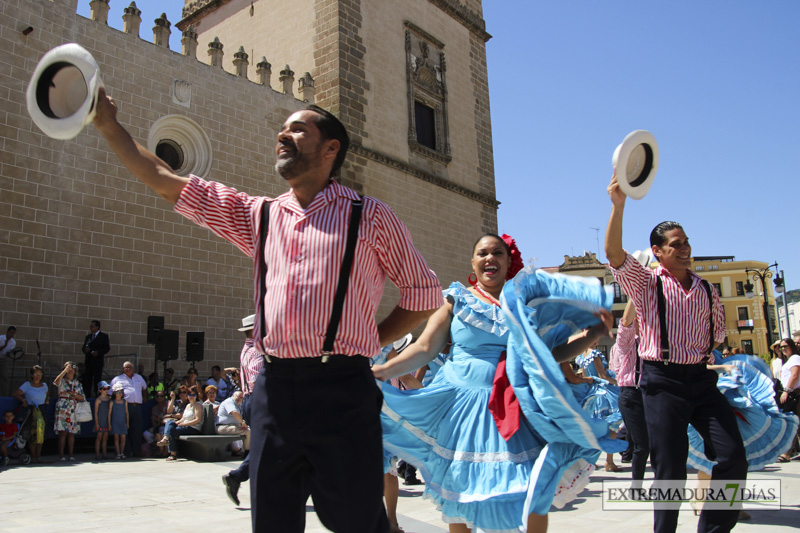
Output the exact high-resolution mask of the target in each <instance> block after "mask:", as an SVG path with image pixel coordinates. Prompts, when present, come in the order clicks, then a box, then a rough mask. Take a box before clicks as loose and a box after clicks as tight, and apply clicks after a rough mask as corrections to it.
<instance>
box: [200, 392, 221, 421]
mask: <svg viewBox="0 0 800 533" xmlns="http://www.w3.org/2000/svg"><path fill="white" fill-rule="evenodd" d="M217 396H218V393H217V388H216V387H215V386H214V385H207V386H206V401H204V402H203V405H211V406H213V407H214V416H215V417H216V416H217V411H218V410H219V402H218V401H217Z"/></svg>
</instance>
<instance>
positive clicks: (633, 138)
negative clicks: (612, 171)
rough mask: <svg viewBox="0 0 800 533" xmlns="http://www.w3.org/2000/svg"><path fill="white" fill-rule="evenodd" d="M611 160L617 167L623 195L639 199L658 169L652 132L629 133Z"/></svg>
mask: <svg viewBox="0 0 800 533" xmlns="http://www.w3.org/2000/svg"><path fill="white" fill-rule="evenodd" d="M611 162H612V163H613V165H614V167H615V168H616V169H617V183H619V188H620V189H622V192H623V193H625V196H627V197H629V198H633V199H634V200H641V199H642V198H644V197H645V195H646V194H647V191H649V190H650V186H651V185H652V184H653V180H654V179H655V177H656V171H657V170H658V143H657V142H656V138H655V137H654V136H653V134H652V133H650V132H649V131H645V130H636V131H633V132H631V133H629V134H628V135H627V136H626V137H625V139H623V141H622V143H620V145H619V146H617V149H616V150H614V155H613V156H612V158H611Z"/></svg>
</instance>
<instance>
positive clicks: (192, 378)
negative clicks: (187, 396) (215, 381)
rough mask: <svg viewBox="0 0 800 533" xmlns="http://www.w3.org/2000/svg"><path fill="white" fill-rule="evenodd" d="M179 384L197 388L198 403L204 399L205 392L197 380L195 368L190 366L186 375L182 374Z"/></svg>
mask: <svg viewBox="0 0 800 533" xmlns="http://www.w3.org/2000/svg"><path fill="white" fill-rule="evenodd" d="M181 385H185V386H186V388H192V387H196V388H197V399H198V400H199V401H200V403H203V401H205V392H204V391H203V386H202V385H201V384H200V383H199V382H198V381H197V369H196V368H194V367H193V368H190V369H189V370H187V371H186V376H184V378H183V380H182V381H181Z"/></svg>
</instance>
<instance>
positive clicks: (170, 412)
mask: <svg viewBox="0 0 800 533" xmlns="http://www.w3.org/2000/svg"><path fill="white" fill-rule="evenodd" d="M187 405H189V389H188V388H187V387H186V385H181V386H180V387H178V393H177V398H176V394H175V392H174V391H173V392H170V393H169V403H168V404H167V414H165V415H164V423H165V424H166V422H167V421H168V420H173V421H177V420H180V419H181V416H183V410H184V409H185V408H186V406H187Z"/></svg>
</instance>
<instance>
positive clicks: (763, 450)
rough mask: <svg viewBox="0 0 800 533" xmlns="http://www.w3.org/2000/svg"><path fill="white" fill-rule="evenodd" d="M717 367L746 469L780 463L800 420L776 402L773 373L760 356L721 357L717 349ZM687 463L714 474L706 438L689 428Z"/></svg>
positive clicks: (715, 368) (738, 355)
mask: <svg viewBox="0 0 800 533" xmlns="http://www.w3.org/2000/svg"><path fill="white" fill-rule="evenodd" d="M713 355H714V364H713V365H709V368H711V369H714V370H717V371H718V372H721V373H720V375H719V377H718V379H717V388H718V389H719V390H720V392H722V394H724V395H725V398H726V399H727V400H728V402H729V403H730V404H731V407H732V408H733V412H734V414H735V415H736V422H737V423H738V424H739V432H740V433H741V434H742V441H743V442H744V447H745V451H746V453H747V469H748V470H751V471H753V470H761V469H763V468H764V467H765V466H766V465H768V464H770V463H774V462H776V461H778V457H779V456H780V454H781V452H783V451H785V450H787V449H788V448H789V446H791V444H792V440H793V438H794V435H795V433H797V426H798V418H797V417H796V416H794V415H792V414H788V413H784V412H782V411H781V410H780V409H779V408H778V405H777V404H776V403H775V392H774V389H773V380H772V373H771V371H770V368H769V367H768V366H767V364H766V363H765V362H764V361H763V360H762V359H761V358H760V357H757V356H753V355H747V354H736V355H731V356H729V357H725V358H723V357H722V354H720V353H719V352H718V351H717V350H714V352H713ZM688 464H689V465H690V466H693V467H695V468H697V470H699V471H700V472H703V473H704V474H708V475H710V474H711V469H712V468H713V467H714V464H715V462H714V461H713V460H712V459H709V458H708V457H707V456H706V454H705V446H704V444H703V438H702V437H701V436H700V434H699V433H698V432H697V430H695V429H694V428H693V427H692V426H689V457H688Z"/></svg>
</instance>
